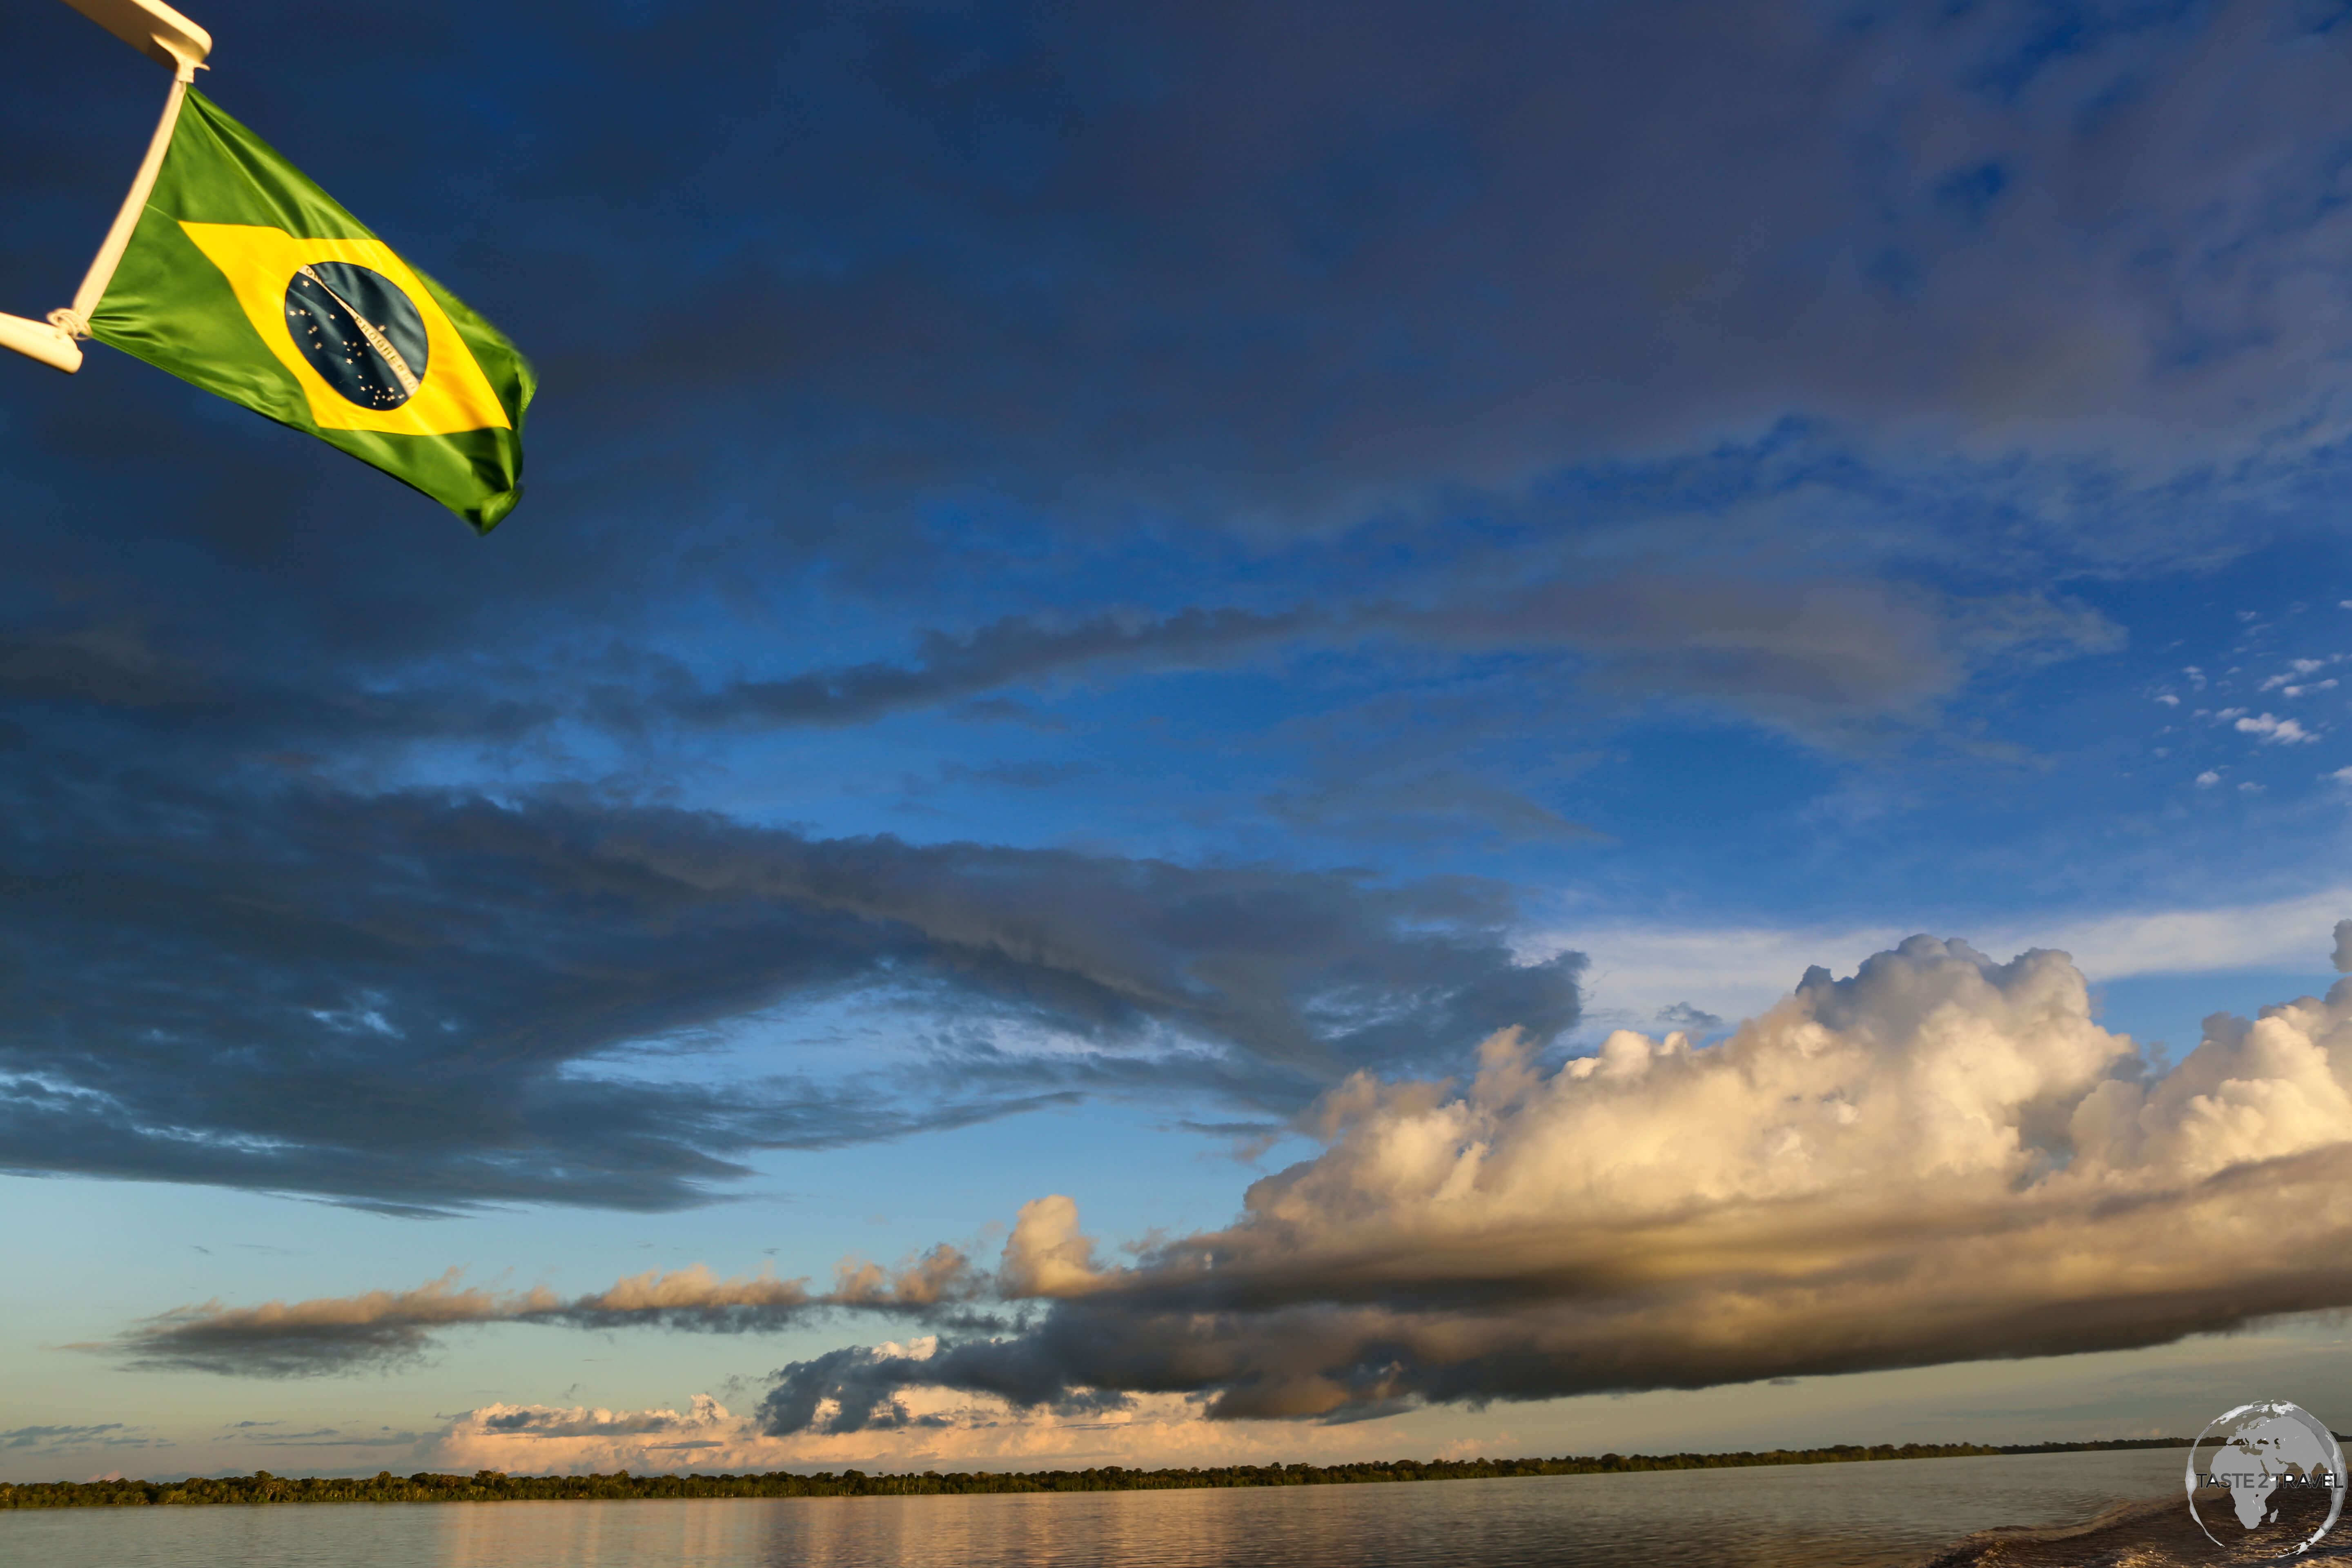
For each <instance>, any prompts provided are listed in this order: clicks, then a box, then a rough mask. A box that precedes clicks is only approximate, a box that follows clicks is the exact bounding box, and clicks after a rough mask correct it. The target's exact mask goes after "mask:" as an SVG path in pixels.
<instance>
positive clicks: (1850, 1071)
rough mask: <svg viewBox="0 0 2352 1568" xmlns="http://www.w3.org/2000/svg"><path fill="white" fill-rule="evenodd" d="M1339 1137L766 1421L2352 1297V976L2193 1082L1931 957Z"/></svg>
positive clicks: (1222, 1407) (1340, 1391)
mask: <svg viewBox="0 0 2352 1568" xmlns="http://www.w3.org/2000/svg"><path fill="white" fill-rule="evenodd" d="M1319 1115H1320V1117H1321V1129H1322V1131H1323V1132H1324V1134H1325V1136H1326V1137H1327V1139H1328V1148H1327V1149H1326V1151H1325V1152H1323V1153H1322V1154H1320V1155H1318V1157H1316V1158H1314V1159H1312V1160H1310V1161H1307V1162H1305V1163H1301V1164H1298V1165H1296V1166H1293V1167H1291V1168H1290V1169H1288V1170H1286V1171H1284V1172H1282V1173H1278V1174H1276V1175H1274V1176H1271V1177H1268V1178H1266V1179H1265V1180H1264V1181H1261V1182H1259V1183H1258V1184H1255V1186H1253V1187H1252V1188H1251V1189H1250V1192H1249V1194H1248V1198H1247V1202H1246V1207H1245V1212H1244V1215H1243V1217H1242V1218H1241V1219H1240V1220H1239V1221H1238V1222H1237V1223H1235V1224H1234V1225H1233V1226H1229V1227H1227V1228H1225V1229H1223V1230H1221V1231H1215V1232H1211V1233H1206V1234H1202V1235H1196V1236H1192V1237H1185V1238H1183V1239H1181V1240H1180V1241H1177V1242H1174V1243H1172V1244H1170V1245H1168V1246H1165V1247H1161V1248H1160V1249H1159V1250H1157V1251H1156V1252H1154V1253H1151V1254H1149V1255H1147V1256H1146V1257H1145V1258H1143V1259H1142V1260H1141V1261H1140V1262H1139V1263H1138V1264H1137V1265H1135V1266H1134V1267H1132V1268H1114V1269H1108V1270H1103V1269H1097V1268H1093V1267H1091V1266H1088V1267H1085V1268H1076V1269H1074V1270H1073V1271H1072V1273H1070V1274H1068V1275H1066V1276H1055V1277H1050V1278H1049V1277H1046V1276H1036V1275H1033V1276H1027V1277H1025V1278H1026V1279H1027V1283H1028V1287H1029V1288H1030V1289H1034V1290H1035V1291H1036V1292H1037V1293H1038V1295H1039V1298H1040V1300H1041V1302H1042V1304H1043V1307H1044V1311H1045V1316H1044V1317H1043V1318H1042V1319H1041V1320H1040V1321H1038V1322H1037V1323H1036V1324H1035V1325H1034V1326H1033V1327H1031V1328H1029V1329H1028V1330H1026V1331H1022V1332H1017V1333H1013V1334H1010V1335H999V1336H995V1337H990V1338H970V1337H968V1338H962V1339H958V1338H954V1337H950V1336H942V1337H941V1338H940V1340H939V1342H937V1344H936V1345H935V1346H933V1347H930V1348H929V1351H928V1352H927V1353H925V1354H923V1355H921V1356H916V1355H913V1354H909V1353H898V1354H883V1353H879V1352H876V1353H864V1352H861V1353H859V1354H856V1355H850V1354H848V1353H846V1352H833V1353H834V1355H835V1357H836V1358H838V1359H836V1360H832V1361H827V1360H825V1359H824V1358H820V1359H819V1360H818V1361H816V1362H810V1363H794V1365H793V1366H792V1367H788V1368H786V1369H784V1370H783V1371H782V1372H781V1373H779V1374H778V1382H777V1384H776V1389H775V1392H774V1393H773V1394H771V1396H770V1398H769V1400H768V1401H767V1403H765V1404H764V1405H763V1406H762V1409H761V1419H762V1421H763V1423H764V1425H765V1426H766V1427H767V1429H768V1430H769V1431H771V1432H772V1433H774V1434H777V1435H780V1436H788V1435H790V1434H793V1433H795V1432H799V1431H803V1430H807V1429H810V1428H811V1426H812V1425H813V1424H814V1423H815V1422H816V1421H817V1420H818V1419H819V1416H818V1415H816V1414H815V1412H817V1411H819V1410H820V1409H824V1408H830V1409H834V1410H835V1412H836V1413H835V1415H832V1416H830V1417H825V1418H824V1419H827V1420H830V1421H832V1422H833V1423H835V1425H836V1426H839V1425H843V1424H846V1425H847V1426H856V1424H857V1423H858V1422H860V1421H861V1420H863V1419H865V1418H866V1415H867V1414H869V1413H873V1412H881V1413H882V1414H883V1415H887V1414H888V1411H889V1408H890V1402H891V1401H893V1400H895V1399H897V1398H898V1396H899V1393H900V1391H902V1390H904V1389H908V1388H914V1387H931V1388H945V1389H950V1390H954V1391H958V1392H962V1393H966V1394H985V1395H988V1396H991V1397H994V1398H999V1399H1003V1400H1006V1401H1009V1402H1011V1403H1012V1404H1013V1405H1018V1406H1030V1405H1045V1404H1047V1403H1050V1402H1051V1401H1054V1400H1057V1399H1064V1398H1067V1397H1069V1396H1070V1395H1071V1394H1073V1393H1076V1392H1079V1391H1092V1392H1094V1393H1097V1394H1101V1393H1106V1392H1120V1393H1127V1394H1139V1395H1140V1394H1185V1395H1190V1396H1193V1397H1198V1398H1202V1399H1205V1400H1207V1401H1208V1402H1209V1403H1208V1406H1207V1408H1208V1411H1209V1413H1210V1414H1211V1415H1213V1416H1216V1417H1222V1418H1240V1417H1260V1418H1264V1417H1286V1418H1301V1417H1312V1418H1318V1419H1322V1420H1326V1421H1331V1420H1346V1419H1352V1418H1357V1417H1360V1416H1362V1415H1377V1414H1380V1413H1382V1412H1385V1411H1390V1410H1395V1409H1400V1408H1404V1407H1406V1406H1408V1405H1414V1404H1422V1403H1447V1402H1468V1403H1474V1404H1475V1403H1483V1402H1486V1401H1489V1400H1496V1399H1505V1400H1513V1399H1541V1398H1549V1397H1554V1396H1559V1395H1566V1394H1590V1393H1600V1392H1613V1391H1627V1390H1639V1389H1650V1388H1695V1387H1702V1386H1706V1385H1710V1384H1723V1383H1739V1382H1748V1381H1753V1380H1757V1379H1761V1378H1769V1377H1783V1376H1807V1375H1818V1374H1822V1373H1839V1372H1851V1371H1861V1370H1866V1369H1881V1368H1894V1367H1904V1366H1916V1365H1924V1364H1930V1363H1941V1362H1948V1361H1954V1360H1972V1359H1979V1358H1985V1357H2008V1356H2030V1355H2045V1354H2060V1353H2071V1352H2081V1351H2090V1350H2101V1349H2118V1348H2126V1347H2132V1346H2140V1345H2149V1344H2157V1343H2162V1342H2168V1341H2171V1340H2174V1339H2178V1338H2179V1337H2181V1336H2183V1335H2187V1334H2191V1333H2197V1332H2203V1331H2218V1330H2225V1329H2229V1328H2232V1327H2236V1326H2239V1325H2242V1324H2243V1323H2245V1322H2248V1321H2252V1320H2253V1319H2255V1318H2258V1317H2262V1316H2264V1315H2269V1314H2274V1313H2284V1312H2292V1311H2300V1310H2313V1309H2319V1308H2328V1307H2337V1306H2344V1305H2347V1304H2352V1264H2347V1262H2346V1261H2345V1260H2346V1258H2347V1257H2352V1250H2347V1241H2352V1198H2347V1196H2346V1194H2347V1192H2352V982H2347V984H2346V985H2343V986H2338V987H2337V988H2336V991H2335V992H2334V993H2332V994H2331V995H2330V997H2329V998H2328V999H2326V1000H2324V1001H2323V1000H2318V999H2314V998H2309V997H2306V998H2304V999H2302V1000H2301V1001H2298V1002H2294V1003H2288V1004H2284V1005H2280V1006H2276V1007H2272V1008H2266V1009H2264V1011H2263V1016H2262V1017H2261V1018H2259V1019H2258V1020H2255V1021H2252V1022H2251V1023H2249V1022H2247V1021H2245V1020H2242V1019H2235V1018H2231V1017H2228V1016H2219V1015H2217V1016H2215V1017H2214V1018H2212V1019H2210V1020H2209V1021H2208V1024H2207V1028H2206V1035H2205V1038H2204V1040H2203V1042H2202V1043H2201V1044H2200V1046H2199V1047H2198V1048H2197V1049H2196V1050H2195V1051H2193V1052H2192V1053H2190V1054H2189V1056H2188V1057H2187V1058H2185V1059H2184V1060H2182V1061H2181V1063H2180V1064H2179V1066H2178V1067H2176V1068H2172V1069H2171V1070H2170V1071H2169V1072H2166V1073H2161V1074H2159V1073H2158V1072H2157V1071H2156V1069H2155V1068H2154V1067H2153V1066H2152V1065H2151V1064H2150V1063H2148V1062H2147V1061H2146V1060H2145V1059H2144V1058H2141V1057H2140V1056H2139V1054H2138V1053H2137V1050H2136V1049H2135V1047H2133V1046H2132V1044H2131V1042H2130V1041H2129V1040H2128V1039H2126V1038H2124V1037H2118V1036H2116V1035H2112V1034H2110V1033H2108V1032H2107V1031H2105V1030H2104V1029H2101V1028H2100V1027H2099V1026H2097V1025H2096V1024H2095V1023H2094V1022H2093V1021H2092V1019H2091V1015H2090V1004H2089V998H2088V994H2087V989H2086V987H2085V985H2084V981H2083V978H2082V976H2081V974H2080V973H2079V972H2077V971H2076V970H2075V969H2074V965H2073V964H2072V963H2070V962H2069V961H2068V960H2067V959H2066V957H2065V956H2064V955H2063V954H2062V953H2057V952H2046V951H2042V952H2028V953H2026V954H2024V955H2022V956H2021V957H2019V958H2017V959H2015V960H2012V961H2011V962H2010V963H1993V962H1992V961H1990V960H1989V959H1987V958H1985V957H1983V956H1982V955H1981V954H1979V953H1978V952H1974V951H1973V950H1971V949H1970V948H1969V947H1968V946H1967V945H1966V944H1964V943H1960V942H1938V941H1935V940H1932V939H1929V938H1926V937H1915V938H1912V939H1910V940H1909V941H1906V942H1904V943H1903V944H1901V945H1900V946H1899V947H1898V948H1896V949H1895V950H1894V951H1892V952H1882V953H1880V954H1878V955H1876V956H1874V958H1872V959H1871V960H1869V961H1868V962H1867V963H1864V965H1863V966H1862V967H1861V969H1860V970H1859V972H1858V973H1856V974H1855V975H1854V976H1853V978H1851V979H1847V980H1843V981H1839V980H1834V979H1832V977H1831V976H1830V975H1829V973H1827V972H1826V971H1823V970H1820V969H1815V970H1813V971H1812V972H1811V973H1808V974H1807V976H1806V978H1805V980H1804V982H1803V983H1802V984H1801V985H1800V986H1799V988H1798V990H1797V992H1796V993H1795V994H1793V995H1792V996H1791V997H1790V999H1789V1000H1788V1001H1786V1002H1785V1003H1783V1004H1782V1005H1780V1006H1779V1007H1777V1008H1775V1009H1773V1010H1772V1011H1771V1012H1769V1013H1768V1014H1766V1015H1765V1016H1762V1017H1760V1018H1757V1019H1754V1020H1751V1021H1750V1022H1749V1023H1748V1024H1746V1025H1744V1026H1742V1027H1741V1028H1740V1029H1739V1030H1738V1031H1737V1032H1736V1033H1735V1034H1734V1035H1733V1036H1732V1037H1730V1038H1729V1039H1728V1040H1727V1041H1726V1042H1724V1043H1723V1044H1722V1045H1720V1046H1717V1047H1708V1048H1705V1049H1699V1048H1695V1047H1692V1046H1691V1045H1690V1044H1689V1042H1688V1041H1687V1040H1686V1039H1685V1038H1684V1037H1681V1036H1676V1035H1670V1036H1668V1037H1665V1038H1664V1039H1663V1040H1657V1039H1653V1038H1650V1037H1645V1036H1642V1035H1639V1034H1635V1033H1633V1032H1632V1031H1619V1032H1618V1033H1616V1034H1614V1035H1612V1036H1611V1037H1609V1039H1608V1040H1607V1041H1606V1042H1605V1043H1604V1045H1603V1046H1602V1047H1601V1051H1600V1052H1599V1054H1598V1055H1596V1056H1592V1057H1588V1058H1577V1059H1574V1060H1571V1061H1570V1062H1569V1063H1567V1064H1566V1065H1565V1066H1563V1067H1561V1068H1559V1069H1557V1070H1546V1069H1545V1068H1542V1067H1541V1066H1539V1065H1538V1062H1537V1060H1536V1058H1535V1056H1534V1054H1533V1053H1532V1052H1531V1051H1530V1049H1529V1048H1528V1044H1527V1042H1525V1041H1524V1040H1522V1039H1520V1038H1518V1037H1516V1036H1514V1035H1512V1034H1509V1033H1506V1034H1503V1035H1498V1036H1497V1037H1494V1038H1493V1039H1491V1040H1489V1041H1488V1042H1487V1044H1486V1047H1485V1049H1484V1052H1483V1064H1482V1067H1481V1070H1480V1072H1479V1074H1478V1076H1477V1078H1476V1079H1475V1081H1473V1082H1472V1083H1470V1084H1469V1085H1467V1086H1466V1087H1454V1086H1449V1085H1447V1084H1444V1083H1441V1082H1429V1081H1403V1082H1381V1081H1379V1080H1377V1079H1372V1078H1370V1077H1369V1076H1359V1077H1357V1078H1355V1079H1350V1080H1349V1083H1348V1084H1347V1085H1345V1086H1343V1087H1342V1088H1341V1089H1339V1090H1336V1091H1335V1092H1334V1093H1333V1094H1332V1095H1331V1096H1329V1097H1328V1099H1327V1100H1326V1101H1325V1102H1324V1103H1323V1105H1322V1107H1321V1109H1320V1111H1319ZM1037 1212H1039V1213H1040V1214H1045V1213H1047V1212H1049V1211H1046V1210H1042V1209H1041V1210H1039V1211H1037ZM1050 1213H1051V1215H1052V1219H1053V1225H1052V1227H1051V1231H1052V1234H1053V1235H1055V1236H1061V1235H1065V1234H1072V1235H1074V1234H1075V1229H1074V1227H1075V1226H1076V1215H1075V1213H1071V1212H1066V1211H1064V1210H1062V1209H1061V1208H1059V1207H1058V1206H1056V1207H1055V1208H1054V1209H1052V1210H1051V1211H1050ZM1040 1234H1041V1235H1042V1234H1044V1232H1043V1231H1042V1230H1041V1233H1040ZM828 1401H830V1402H831V1403H830V1404H828V1403H827V1402H828Z"/></svg>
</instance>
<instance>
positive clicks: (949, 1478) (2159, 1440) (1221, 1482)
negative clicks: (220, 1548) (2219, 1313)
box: [0, 1437, 2189, 1508]
mask: <svg viewBox="0 0 2352 1568" xmlns="http://www.w3.org/2000/svg"><path fill="white" fill-rule="evenodd" d="M2188 1446H2189V1440H2188V1439H2187V1438H2185V1437H2119V1438H2114V1439H2111V1440H2107V1441H2102V1442H2096V1443H2009V1444H2003V1445H2001V1446H1999V1447H1992V1446H1989V1445H1987V1444H1983V1443H1905V1444H1903V1445H1902V1446H1900V1447H1895V1446H1892V1445H1888V1444H1879V1445H1876V1446H1874V1447H1857V1446H1855V1445H1853V1444H1851V1443H1841V1444H1838V1445H1837V1446H1836V1447H1829V1448H1773V1449H1771V1450H1769V1451H1768V1452H1765V1453H1761V1454H1756V1453H1746V1452H1742V1453H1738V1454H1602V1455H1601V1456H1599V1457H1598V1458H1583V1457H1580V1456H1574V1455H1571V1456H1569V1457H1567V1458H1558V1459H1387V1460H1368V1461H1366V1462H1364V1463H1361V1464H1354V1465H1217V1466H1213V1467H1211V1468H1205V1469H1184V1470H1129V1469H1123V1468H1120V1467H1119V1466H1117V1465H1106V1466H1104V1467H1103V1468H1100V1469H1094V1470H981V1471H963V1470H957V1471H952V1472H950V1473H949V1474H946V1475H941V1474H940V1472H939V1471H937V1470H925V1471H924V1472H923V1473H922V1474H921V1475H919V1476H915V1475H908V1476H869V1475H867V1474H866V1473H865V1472H864V1471H862V1470H843V1471H841V1472H839V1473H838V1474H835V1472H833V1471H831V1470H820V1471H818V1472H817V1473H816V1474H814V1475H809V1476H803V1475H793V1474H791V1473H789V1472H786V1471H782V1470H774V1471H771V1472H769V1473H768V1474H766V1475H759V1476H702V1475H686V1476H679V1475H657V1476H633V1475H631V1474H629V1472H628V1471H626V1470H618V1471H615V1472H614V1473H613V1474H612V1475H609V1476H601V1475H587V1476H509V1475H508V1474H507V1473H506V1472H504V1471H503V1470H477V1471H476V1472H474V1474H472V1475H470V1476H445V1475H436V1474H435V1473H434V1472H432V1471H430V1470H422V1471H419V1472H418V1473H417V1474H415V1475H413V1476H395V1475H394V1474H393V1473H392V1472H391V1471H389V1470H385V1471H382V1472H379V1473H378V1474H376V1475H374V1476H371V1477H340V1478H339V1477H322V1476H311V1477H305V1478H301V1479H296V1478H293V1477H289V1476H273V1475H271V1474H270V1473H269V1472H268V1470H256V1471H255V1472H254V1473H253V1474H251V1475H249V1476H219V1477H205V1476H191V1477H189V1478H188V1479H186V1480H184V1481H81V1482H75V1481H37V1482H33V1483H31V1484H28V1485H26V1486H11V1485H8V1484H7V1483H5V1482H0V1508H124V1507H128V1508H144V1507H147V1506H149V1505H150V1504H156V1503H184V1504H193V1503H278V1502H524V1501H541V1500H545V1501H557V1500H567V1499H583V1498H614V1499H618V1498H720V1497H934V1496H940V1495H948V1496H961V1495H966V1494H971V1493H987V1492H1116V1491H1177V1490H1189V1489H1198V1488H1203V1487H1329V1486H1357V1485H1361V1484H1364V1483H1368V1482H1373V1481H1467V1480H1483V1479H1492V1478H1495V1477H1501V1476H1591V1475H1610V1474H1615V1473H1619V1472H1623V1471H1629V1470H1714V1469H1728V1468H1738V1467H1742V1466H1748V1465H1839V1464H1852V1463H1855V1462H1858V1461H1864V1460H1873V1459H1958V1458H1976V1457H1980V1456H1990V1455H1996V1454H2078V1453H2085V1452H2091V1451H2095V1450H2101V1449H2108V1448H2185V1447H2188Z"/></svg>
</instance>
